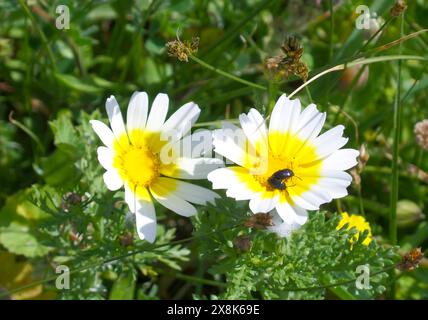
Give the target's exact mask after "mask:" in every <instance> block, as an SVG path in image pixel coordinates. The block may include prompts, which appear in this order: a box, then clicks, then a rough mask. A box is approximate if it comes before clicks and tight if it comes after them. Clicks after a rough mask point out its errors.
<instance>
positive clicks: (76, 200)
mask: <svg viewBox="0 0 428 320" xmlns="http://www.w3.org/2000/svg"><path fill="white" fill-rule="evenodd" d="M86 200H87V197H86V196H85V195H81V194H79V193H77V192H67V193H66V194H65V195H64V197H63V199H62V202H61V209H62V210H64V212H69V211H70V209H71V208H72V207H74V206H76V205H78V204H80V203H82V202H84V201H86Z"/></svg>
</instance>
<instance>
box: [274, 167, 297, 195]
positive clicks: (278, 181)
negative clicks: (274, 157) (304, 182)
mask: <svg viewBox="0 0 428 320" xmlns="http://www.w3.org/2000/svg"><path fill="white" fill-rule="evenodd" d="M293 176H294V172H293V170H291V169H282V170H278V171H276V172H275V173H274V174H273V175H272V176H271V177H270V178H269V179H268V183H269V185H270V186H271V187H272V188H274V189H278V190H285V189H287V185H286V184H285V182H286V181H287V180H288V179H290V178H291V177H293Z"/></svg>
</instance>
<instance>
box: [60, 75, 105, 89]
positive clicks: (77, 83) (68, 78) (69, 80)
mask: <svg viewBox="0 0 428 320" xmlns="http://www.w3.org/2000/svg"><path fill="white" fill-rule="evenodd" d="M55 78H56V79H57V80H58V81H59V82H60V83H62V84H63V85H64V86H65V87H67V88H69V89H73V90H76V91H79V92H84V93H99V92H100V91H101V89H100V88H98V87H96V86H94V85H93V84H92V83H90V82H89V81H87V80H85V79H79V78H77V77H75V76H72V75H70V74H60V73H55Z"/></svg>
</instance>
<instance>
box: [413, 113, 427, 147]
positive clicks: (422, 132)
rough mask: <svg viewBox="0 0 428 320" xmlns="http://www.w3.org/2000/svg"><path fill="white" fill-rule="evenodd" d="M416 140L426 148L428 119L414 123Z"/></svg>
mask: <svg viewBox="0 0 428 320" xmlns="http://www.w3.org/2000/svg"><path fill="white" fill-rule="evenodd" d="M414 132H415V137H416V142H417V143H418V144H419V145H420V146H421V147H422V148H423V149H425V150H428V119H425V120H422V121H420V122H418V123H416V124H415V128H414Z"/></svg>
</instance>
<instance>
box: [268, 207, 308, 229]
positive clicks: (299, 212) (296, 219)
mask: <svg viewBox="0 0 428 320" xmlns="http://www.w3.org/2000/svg"><path fill="white" fill-rule="evenodd" d="M276 211H277V212H278V214H279V216H280V217H281V219H282V220H284V222H286V223H288V224H293V223H296V224H299V225H302V224H304V223H305V222H306V221H307V219H308V212H307V211H306V210H305V209H303V208H301V207H299V206H296V205H293V206H291V205H290V204H289V203H288V202H278V204H277V205H276Z"/></svg>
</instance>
